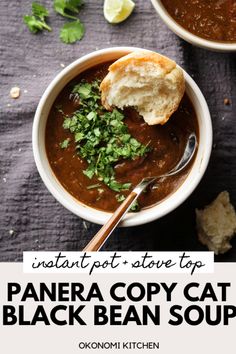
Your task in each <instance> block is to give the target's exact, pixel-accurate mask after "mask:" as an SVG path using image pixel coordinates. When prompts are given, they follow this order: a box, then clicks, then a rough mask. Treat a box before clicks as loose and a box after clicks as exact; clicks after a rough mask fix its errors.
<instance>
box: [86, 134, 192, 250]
mask: <svg viewBox="0 0 236 354" xmlns="http://www.w3.org/2000/svg"><path fill="white" fill-rule="evenodd" d="M196 147H197V138H196V135H195V134H194V133H192V134H190V135H189V137H188V141H187V144H186V147H185V150H184V153H183V156H182V158H181V159H180V161H179V162H178V163H177V165H176V166H175V167H174V168H173V169H172V170H170V171H169V172H167V173H165V174H163V175H161V176H154V177H145V178H143V179H142V181H141V182H140V183H139V184H138V185H137V186H136V187H135V188H134V189H133V190H132V192H131V193H130V194H129V195H128V196H127V198H126V199H125V200H124V201H123V203H122V204H121V205H120V206H119V208H118V209H117V210H116V211H115V212H114V214H113V215H112V216H111V218H110V219H109V220H108V222H107V223H106V224H105V225H103V227H102V228H101V229H100V230H99V231H98V232H97V234H96V235H95V236H94V237H93V238H92V240H91V241H90V242H89V243H88V245H87V246H86V247H85V248H84V249H83V251H84V252H89V251H99V250H100V248H101V247H102V246H103V244H104V243H105V242H106V240H107V239H108V237H109V236H110V234H111V233H112V231H113V230H114V229H115V228H116V226H117V225H118V224H119V222H120V221H121V219H122V218H123V217H124V216H125V214H126V213H127V212H128V210H129V209H130V207H131V205H132V204H133V202H134V201H135V200H136V199H137V198H138V197H139V195H140V194H141V193H142V192H143V191H144V190H145V188H147V186H149V185H150V184H152V183H154V182H155V181H156V180H160V179H163V178H166V177H170V176H174V175H176V174H177V173H179V172H180V171H182V170H183V169H184V168H185V167H186V166H187V164H188V163H189V162H190V161H191V159H192V157H193V155H194V152H195V150H196Z"/></svg>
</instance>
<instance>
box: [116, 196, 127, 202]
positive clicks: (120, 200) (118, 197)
mask: <svg viewBox="0 0 236 354" xmlns="http://www.w3.org/2000/svg"><path fill="white" fill-rule="evenodd" d="M116 200H117V202H119V203H121V202H123V201H124V200H125V196H124V195H123V194H116Z"/></svg>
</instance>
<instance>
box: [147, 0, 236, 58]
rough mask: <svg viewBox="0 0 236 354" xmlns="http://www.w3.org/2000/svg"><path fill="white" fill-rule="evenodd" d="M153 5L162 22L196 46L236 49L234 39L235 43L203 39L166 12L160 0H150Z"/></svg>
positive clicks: (226, 50) (220, 50)
mask: <svg viewBox="0 0 236 354" xmlns="http://www.w3.org/2000/svg"><path fill="white" fill-rule="evenodd" d="M151 2H152V5H153V7H154V8H155V10H156V12H157V13H158V14H159V16H160V17H161V19H162V20H163V22H164V23H165V24H166V25H167V26H168V27H169V28H170V29H171V30H172V31H173V32H174V33H175V34H177V35H178V36H179V37H181V38H182V39H184V40H186V41H187V42H189V43H191V44H194V45H196V46H198V47H201V48H204V49H209V50H213V51H218V52H234V51H236V41H235V43H226V42H225V43H224V42H217V41H211V40H207V39H204V38H202V37H199V36H196V35H195V34H193V33H191V32H189V31H187V30H186V29H185V28H184V27H182V26H181V25H179V24H178V23H177V22H176V21H175V20H174V19H173V17H172V16H171V15H170V14H169V13H168V11H167V10H166V8H165V6H164V5H163V4H162V1H161V0H151Z"/></svg>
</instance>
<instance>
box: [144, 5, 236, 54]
mask: <svg viewBox="0 0 236 354" xmlns="http://www.w3.org/2000/svg"><path fill="white" fill-rule="evenodd" d="M191 1H192V0H190V1H188V3H186V4H185V3H184V1H182V0H173V1H172V0H151V2H152V4H153V6H154V8H155V10H156V11H157V13H158V14H159V16H160V17H161V19H162V20H163V21H164V22H165V24H166V25H167V26H168V27H169V28H170V29H171V30H172V31H173V32H174V33H175V34H177V35H178V36H179V37H181V38H182V39H184V40H186V41H187V42H189V43H191V44H193V45H196V46H199V47H202V48H205V49H209V50H213V51H218V52H233V51H236V7H235V8H233V10H232V11H234V12H232V17H233V20H232V22H231V23H230V22H229V17H228V15H227V13H226V11H227V9H228V6H227V1H229V0H225V1H224V2H223V3H222V2H221V4H219V5H218V6H219V8H215V6H216V5H215V4H216V2H215V4H213V3H212V5H211V4H207V3H205V4H204V6H206V7H207V8H204V6H200V5H199V2H196V1H194V3H193V4H191ZM202 1H203V0H200V2H202ZM211 6H212V8H211ZM214 9H215V11H217V14H215V13H214ZM222 9H223V10H225V11H223V10H222ZM234 19H235V20H234ZM227 26H231V27H227Z"/></svg>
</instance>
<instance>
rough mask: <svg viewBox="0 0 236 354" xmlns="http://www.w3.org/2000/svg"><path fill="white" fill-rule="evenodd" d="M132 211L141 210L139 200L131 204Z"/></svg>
mask: <svg viewBox="0 0 236 354" xmlns="http://www.w3.org/2000/svg"><path fill="white" fill-rule="evenodd" d="M129 210H130V211H133V212H137V211H139V210H140V206H139V203H138V201H137V200H135V202H133V204H132V205H131V208H130V209H129Z"/></svg>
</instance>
